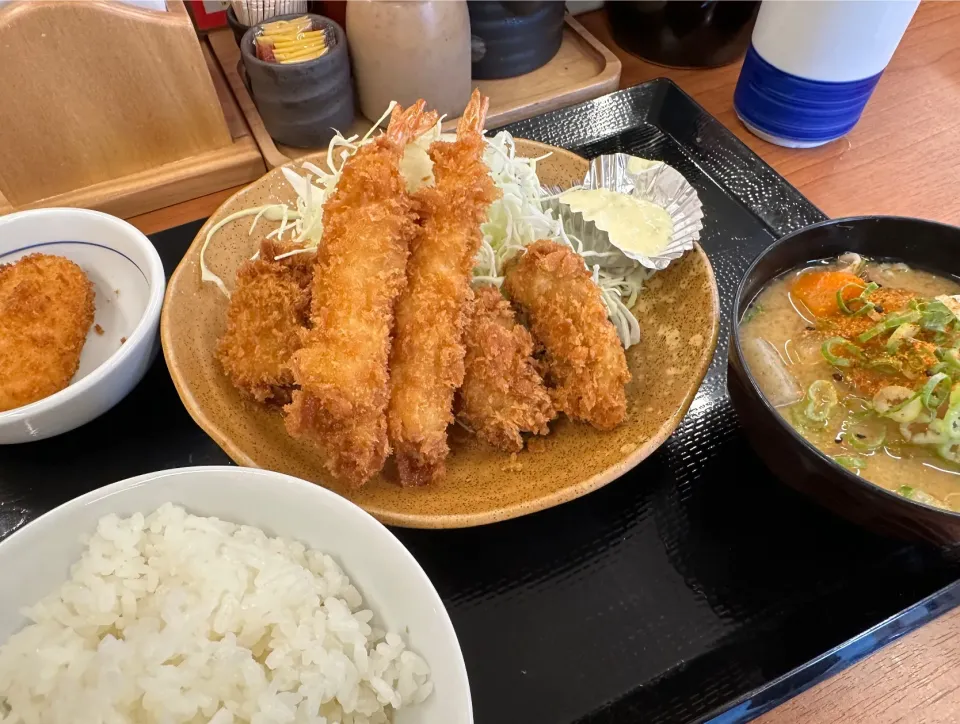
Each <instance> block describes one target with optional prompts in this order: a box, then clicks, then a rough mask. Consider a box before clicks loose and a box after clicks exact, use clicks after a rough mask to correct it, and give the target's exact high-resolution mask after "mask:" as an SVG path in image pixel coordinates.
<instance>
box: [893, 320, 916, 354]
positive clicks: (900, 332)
mask: <svg viewBox="0 0 960 724" xmlns="http://www.w3.org/2000/svg"><path fill="white" fill-rule="evenodd" d="M919 331H920V327H918V326H917V325H915V324H911V323H910V322H906V323H905V324H901V325H900V326H899V327H897V328H896V329H895V330H894V331H893V334H891V335H890V339H888V340H887V352H889V353H890V354H895V353H896V351H897V350H898V349H899V348H900V344H901V343H902V342H903V341H904V340H905V339H913V337H914V335H916V333H917V332H919Z"/></svg>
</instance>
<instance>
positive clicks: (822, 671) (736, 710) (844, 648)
mask: <svg viewBox="0 0 960 724" xmlns="http://www.w3.org/2000/svg"><path fill="white" fill-rule="evenodd" d="M957 605H960V581H957V582H956V583H952V584H950V585H949V586H946V587H945V588H941V589H940V590H939V591H937V592H936V593H933V594H931V595H929V596H927V597H926V598H924V599H923V600H921V601H918V602H917V603H915V604H913V605H912V606H909V607H908V608H905V609H903V610H902V611H900V612H899V613H896V614H894V615H893V616H891V617H890V618H888V619H887V620H885V621H881V622H880V623H878V624H877V625H876V626H874V627H873V628H869V629H867V630H866V631H864V632H863V633H862V634H860V635H859V636H855V637H853V638H852V639H848V640H847V641H844V642H843V643H842V644H840V645H839V646H836V647H834V648H833V649H831V650H830V651H827V652H826V653H823V654H821V655H820V656H818V657H816V658H815V659H811V660H810V661H808V662H807V663H805V664H803V665H802V666H798V667H797V668H795V669H793V670H792V671H789V672H787V673H786V674H784V675H783V676H781V677H779V678H778V679H774V680H773V681H771V682H770V683H768V684H764V685H763V686H761V687H759V688H757V689H754V690H753V691H751V692H748V693H747V694H744V695H743V696H741V697H740V698H739V699H735V700H733V701H732V702H729V703H727V704H725V705H723V706H722V707H719V708H718V709H715V710H714V711H712V712H710V713H708V714H706V715H705V716H703V717H701V718H700V719H696V720H695V721H694V722H691V724H739V723H740V722H748V721H750V720H751V719H754V718H756V717H758V716H760V715H761V714H765V713H766V712H768V711H770V710H772V709H775V708H776V707H778V706H780V705H781V704H783V703H785V702H787V701H789V700H790V699H792V698H794V697H795V696H797V695H798V694H801V693H803V692H804V691H806V690H808V689H810V688H812V687H814V686H816V685H817V684H819V683H820V682H822V681H826V680H827V679H829V678H830V677H832V676H835V675H836V674H839V673H840V672H841V671H843V670H844V669H847V668H849V667H851V666H853V665H854V664H856V663H858V662H860V661H862V660H863V659H865V658H867V657H868V656H871V655H872V654H875V653H876V652H878V651H879V650H880V649H882V648H883V647H885V646H887V645H888V644H891V643H893V642H894V641H896V640H897V639H899V638H902V637H903V636H905V635H907V634H908V633H911V632H913V631H916V630H917V629H919V628H920V627H922V626H924V625H925V624H928V623H930V622H931V621H933V620H934V619H936V618H939V617H940V616H942V615H943V614H945V613H946V612H948V611H950V610H951V609H953V608H955V607H956V606H957Z"/></svg>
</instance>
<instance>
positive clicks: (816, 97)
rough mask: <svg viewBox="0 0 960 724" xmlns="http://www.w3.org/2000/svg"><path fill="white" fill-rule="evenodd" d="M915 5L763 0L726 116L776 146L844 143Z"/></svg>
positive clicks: (913, 0)
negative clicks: (731, 109)
mask: <svg viewBox="0 0 960 724" xmlns="http://www.w3.org/2000/svg"><path fill="white" fill-rule="evenodd" d="M919 4H920V3H919V0H765V2H764V3H763V4H762V5H761V6H760V12H759V14H758V16H757V24H756V26H755V27H754V30H753V38H752V40H751V44H750V48H749V49H748V50H747V55H746V58H745V59H744V62H743V68H742V69H741V71H740V78H739V80H738V81H737V88H736V91H735V92H734V108H735V110H736V112H737V115H738V116H740V119H741V120H742V121H743V123H744V125H745V126H746V127H747V128H748V129H749V130H750V131H752V132H753V133H754V134H756V135H757V136H760V137H761V138H763V139H764V140H767V141H770V142H772V143H776V144H778V145H781V146H789V147H794V148H807V147H812V146H820V145H822V144H824V143H828V142H830V141H833V140H835V139H837V138H840V137H842V136H844V135H846V134H847V133H848V132H849V131H850V129H852V128H853V127H854V126H855V125H856V123H857V121H858V120H860V115H861V113H862V112H863V109H864V106H866V104H867V101H868V100H869V99H870V95H871V94H872V93H873V89H874V87H875V86H876V84H877V82H878V81H879V80H880V76H881V75H882V74H883V71H884V69H885V68H886V67H887V64H888V63H889V62H890V58H892V57H893V53H894V51H895V50H896V49H897V45H898V44H899V43H900V39H901V38H902V37H903V34H904V32H905V31H906V29H907V26H908V25H909V24H910V20H911V19H912V18H913V14H914V13H915V12H916V9H917V6H918V5H919Z"/></svg>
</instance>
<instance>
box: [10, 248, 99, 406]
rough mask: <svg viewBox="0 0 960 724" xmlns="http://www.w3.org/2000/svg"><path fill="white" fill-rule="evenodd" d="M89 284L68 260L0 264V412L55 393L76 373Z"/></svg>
mask: <svg viewBox="0 0 960 724" xmlns="http://www.w3.org/2000/svg"><path fill="white" fill-rule="evenodd" d="M93 299H94V291H93V285H92V284H91V283H90V280H89V279H88V278H87V275H86V274H84V272H83V270H82V269H81V268H80V267H79V266H77V265H76V264H74V263H73V262H72V261H70V260H69V259H64V258H63V257H59V256H50V255H48V254H31V255H30V256H25V257H23V258H22V259H20V260H19V261H17V262H15V263H13V264H0V411H5V410H12V409H14V408H17V407H22V406H23V405H28V404H30V403H31V402H36V401H37V400H42V399H43V398H44V397H49V396H50V395H52V394H53V393H54V392H59V391H60V390H62V389H63V388H64V387H66V386H67V385H68V384H70V380H71V379H72V378H73V376H74V375H75V374H76V373H77V368H78V367H79V366H80V353H81V352H82V351H83V345H84V343H85V342H86V339H87V332H89V331H90V326H91V325H92V324H93V313H94V307H93Z"/></svg>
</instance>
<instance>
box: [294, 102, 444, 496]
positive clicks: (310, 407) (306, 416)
mask: <svg viewBox="0 0 960 724" xmlns="http://www.w3.org/2000/svg"><path fill="white" fill-rule="evenodd" d="M423 107H424V102H423V101H419V102H418V103H417V104H416V105H414V106H411V107H410V108H408V109H406V110H402V109H399V108H397V109H395V110H394V113H393V116H392V117H391V119H390V125H389V127H388V128H387V131H386V133H384V134H383V135H381V136H379V137H377V138H376V139H375V140H374V141H373V142H372V143H370V144H368V145H364V146H362V147H361V148H360V149H359V150H358V151H357V152H356V154H354V155H353V156H352V157H351V158H350V159H349V160H348V161H347V162H346V164H345V165H344V168H343V171H342V175H341V177H340V181H339V183H338V184H337V188H336V191H335V192H334V193H333V195H332V196H331V197H330V198H329V199H328V200H327V202H326V203H325V205H324V209H323V219H324V233H323V240H322V243H321V244H320V247H319V250H318V252H317V261H316V265H315V267H314V273H313V286H312V297H311V313H310V320H311V324H312V328H311V329H310V330H308V331H307V332H306V333H305V334H304V339H303V342H304V346H303V347H302V348H301V349H300V350H299V351H298V352H297V353H296V354H295V355H294V356H293V359H292V369H293V374H294V378H295V379H296V382H297V384H298V385H300V390H298V391H296V392H294V393H293V402H292V403H291V404H289V405H288V406H287V407H286V408H284V411H285V419H286V426H287V430H288V431H289V433H290V434H291V435H293V436H294V437H297V438H302V439H305V440H309V441H311V442H313V443H314V444H315V445H316V447H317V449H318V451H319V454H320V456H321V458H322V459H323V462H324V465H325V467H326V468H327V470H328V471H329V472H330V473H331V474H332V475H333V476H335V477H336V478H338V479H340V480H343V481H345V482H348V483H350V484H352V485H362V484H363V483H364V482H366V481H367V480H368V479H369V478H370V477H371V476H372V475H374V474H375V473H377V472H378V471H379V470H380V469H381V468H382V467H383V463H384V460H385V459H386V457H387V454H388V452H389V448H388V445H387V419H386V406H387V402H388V400H389V387H388V384H389V374H388V368H387V363H388V360H389V355H390V334H391V330H392V328H393V318H394V307H395V305H396V301H397V299H398V297H399V296H400V293H401V292H402V291H403V288H404V286H405V284H406V274H405V268H406V263H407V256H408V244H409V242H410V239H411V238H412V237H413V235H414V233H415V232H416V228H417V227H416V224H415V217H414V214H413V211H412V203H413V202H412V201H411V199H410V197H409V196H408V195H407V193H406V190H405V187H404V181H403V178H402V177H401V175H400V171H399V162H400V157H401V154H402V153H403V147H404V145H406V143H407V142H408V141H409V140H410V139H411V138H412V137H413V136H414V134H416V133H417V132H420V131H421V130H422V129H424V128H428V127H429V126H431V125H433V124H434V123H436V115H435V114H432V116H431V115H427V114H424V112H423Z"/></svg>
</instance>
